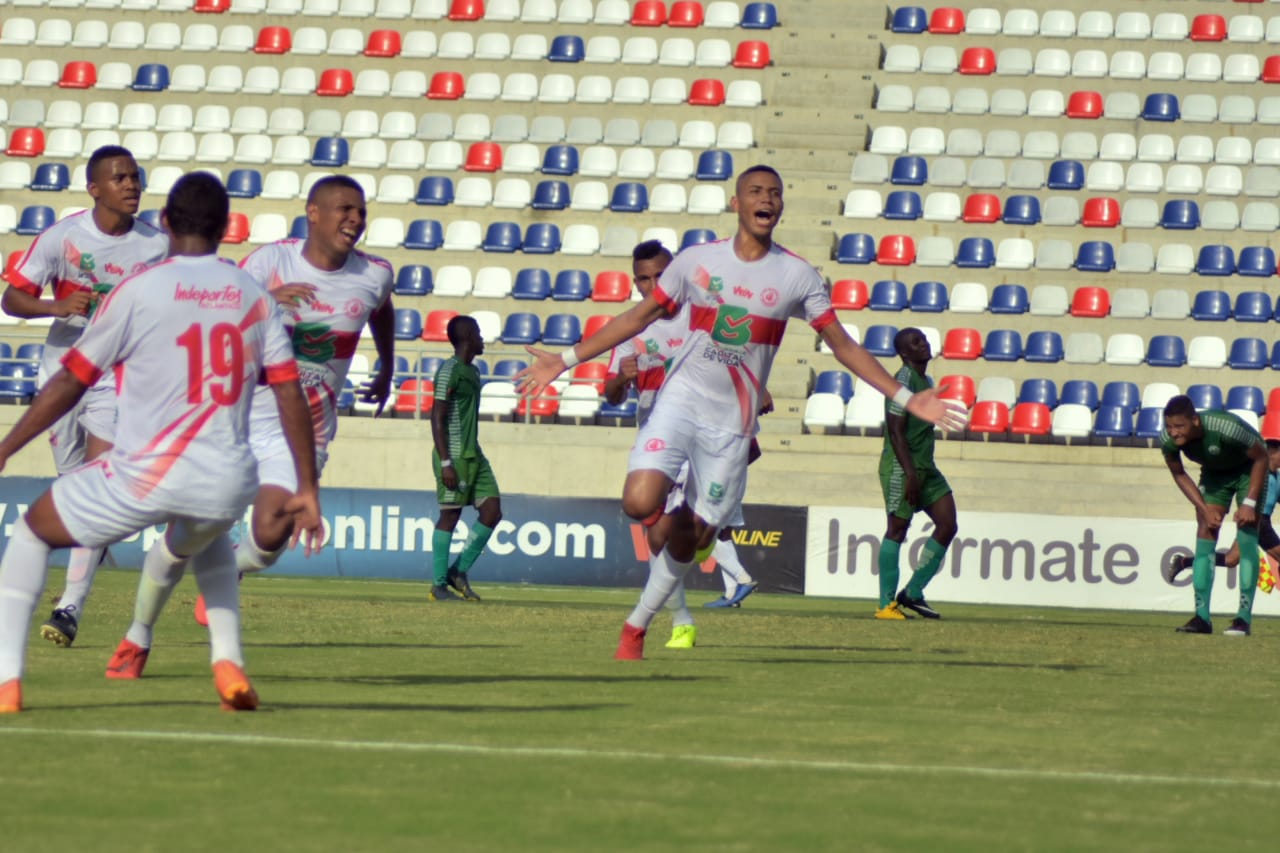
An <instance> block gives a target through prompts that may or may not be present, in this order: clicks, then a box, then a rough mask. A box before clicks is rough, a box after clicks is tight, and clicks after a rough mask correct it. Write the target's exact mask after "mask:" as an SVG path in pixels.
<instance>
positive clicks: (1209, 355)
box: [1187, 335, 1227, 370]
mask: <svg viewBox="0 0 1280 853" xmlns="http://www.w3.org/2000/svg"><path fill="white" fill-rule="evenodd" d="M1226 363H1227V343H1226V341H1224V340H1223V339H1222V338H1220V337H1218V336H1217V335H1197V336H1196V337H1194V338H1192V339H1191V341H1190V342H1189V343H1188V344H1187V365H1188V366H1189V367H1195V368H1202V369H1206V370H1216V369H1218V368H1220V367H1223V366H1224V365H1226Z"/></svg>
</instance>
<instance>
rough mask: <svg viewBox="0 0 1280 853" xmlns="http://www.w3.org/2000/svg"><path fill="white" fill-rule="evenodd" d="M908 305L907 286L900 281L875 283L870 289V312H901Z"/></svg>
mask: <svg viewBox="0 0 1280 853" xmlns="http://www.w3.org/2000/svg"><path fill="white" fill-rule="evenodd" d="M907 304H908V300H907V286H906V284H904V283H903V282H901V281H892V280H886V281H877V282H876V283H875V284H874V285H872V288H871V301H870V302H869V303H868V307H870V308H871V310H872V311H903V310H905V309H906V307H907Z"/></svg>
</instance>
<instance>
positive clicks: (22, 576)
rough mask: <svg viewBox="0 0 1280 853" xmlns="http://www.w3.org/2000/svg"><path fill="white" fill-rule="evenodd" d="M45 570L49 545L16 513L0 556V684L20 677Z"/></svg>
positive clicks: (47, 571) (45, 574) (42, 587)
mask: <svg viewBox="0 0 1280 853" xmlns="http://www.w3.org/2000/svg"><path fill="white" fill-rule="evenodd" d="M48 574H49V546H48V545H46V544H45V543H44V541H43V540H41V539H40V537H38V536H36V535H35V534H34V533H32V532H31V528H30V527H28V526H27V521H26V519H25V518H22V517H19V518H18V520H17V521H15V522H14V523H13V535H12V536H10V537H9V544H8V545H7V546H6V547H5V549H4V558H3V559H2V560H0V684H3V683H4V682H6V681H9V680H10V679H13V678H21V677H22V663H23V658H24V657H25V656H26V652H27V632H28V629H30V627H31V614H32V613H34V612H35V609H36V602H37V601H39V600H40V593H41V592H43V591H44V582H45V578H46V577H47V576H48Z"/></svg>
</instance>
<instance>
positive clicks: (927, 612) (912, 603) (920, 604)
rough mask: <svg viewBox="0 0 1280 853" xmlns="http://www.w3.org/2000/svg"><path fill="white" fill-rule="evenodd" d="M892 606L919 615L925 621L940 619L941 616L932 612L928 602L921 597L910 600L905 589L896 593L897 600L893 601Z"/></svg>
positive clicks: (936, 612)
mask: <svg viewBox="0 0 1280 853" xmlns="http://www.w3.org/2000/svg"><path fill="white" fill-rule="evenodd" d="M894 604H896V605H898V609H899V610H901V609H902V608H903V607H905V608H907V609H908V610H913V611H915V612H916V613H918V614H919V615H921V616H923V617H924V618H926V619H941V618H942V614H941V613H939V612H938V611H936V610H934V609H933V608H932V607H930V606H929V602H927V601H925V600H924V596H923V595H922V596H920V597H919V598H912V597H911V596H909V595H907V590H906V589H905V588H904V589H903V590H902V592H900V593H898V598H897V600H895V601H894ZM904 615H905V614H904Z"/></svg>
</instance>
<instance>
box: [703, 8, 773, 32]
mask: <svg viewBox="0 0 1280 853" xmlns="http://www.w3.org/2000/svg"><path fill="white" fill-rule="evenodd" d="M712 5H714V4H712ZM710 17H711V16H710V7H708V14H707V21H708V25H709V24H710ZM740 26H741V27H742V28H743V29H744V30H771V29H773V28H774V27H776V26H778V9H777V7H776V6H774V4H773V3H748V4H746V5H745V6H744V7H743V8H742V20H741V23H740Z"/></svg>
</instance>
